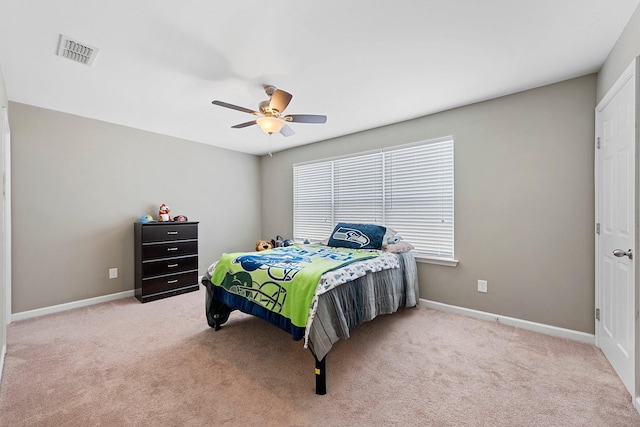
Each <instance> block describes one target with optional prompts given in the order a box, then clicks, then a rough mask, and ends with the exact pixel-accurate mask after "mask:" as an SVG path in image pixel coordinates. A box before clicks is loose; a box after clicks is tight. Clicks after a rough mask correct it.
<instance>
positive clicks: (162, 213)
mask: <svg viewBox="0 0 640 427" xmlns="http://www.w3.org/2000/svg"><path fill="white" fill-rule="evenodd" d="M169 212H171V209H169V206H167V205H165V204H164V203H163V204H161V205H160V209H159V211H158V221H171V217H170V216H169Z"/></svg>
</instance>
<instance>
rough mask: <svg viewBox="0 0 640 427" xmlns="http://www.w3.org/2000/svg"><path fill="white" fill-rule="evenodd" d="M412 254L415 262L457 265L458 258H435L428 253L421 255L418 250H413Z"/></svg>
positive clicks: (448, 265)
mask: <svg viewBox="0 0 640 427" xmlns="http://www.w3.org/2000/svg"><path fill="white" fill-rule="evenodd" d="M414 256H415V258H416V261H417V262H422V263H425V264H436V265H444V266H446V267H457V266H458V262H459V261H458V260H457V259H452V258H437V257H432V256H428V255H421V254H420V253H418V252H414Z"/></svg>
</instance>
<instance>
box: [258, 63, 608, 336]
mask: <svg viewBox="0 0 640 427" xmlns="http://www.w3.org/2000/svg"><path fill="white" fill-rule="evenodd" d="M595 99H596V76H595V75H588V76H584V77H581V78H577V79H572V80H569V81H565V82H561V83H557V84H554V85H550V86H546V87H542V88H538V89H534V90H530V91H526V92H522V93H518V94H514V95H510V96H506V97H502V98H498V99H494V100H490V101H486V102H482V103H478V104H474V105H469V106H465V107H462V108H457V109H454V110H450V111H446V112H442V113H439V114H433V115H430V116H426V117H422V118H419V119H415V120H411V121H407V122H404V123H398V124H394V125H390V126H385V127H382V128H378V129H372V130H369V131H365V132H361V133H357V134H353V135H349V136H345V137H342V138H336V139H333V140H329V141H324V142H321V143H316V144H311V145H308V146H304V147H299V148H295V149H290V150H287V151H282V152H278V153H276V154H274V155H273V158H270V157H268V156H264V157H262V232H263V235H265V236H275V235H276V234H280V235H283V236H287V235H291V233H292V211H293V207H292V164H294V163H296V162H302V161H308V160H313V159H320V158H326V157H331V156H336V155H342V154H347V153H355V152H360V151H364V150H370V149H374V148H381V147H386V146H392V145H396V144H403V143H408V142H413V141H419V140H424V139H429V138H436V137H440V136H446V135H454V137H455V148H454V150H455V154H454V155H455V254H456V258H457V259H458V260H459V261H460V263H459V264H458V266H457V267H455V268H453V267H445V266H438V265H432V264H425V263H420V264H419V278H420V294H421V295H420V296H421V297H422V298H426V299H428V300H433V301H438V302H442V303H445V304H452V305H456V306H461V307H467V308H471V309H476V310H482V311H486V312H491V313H496V314H501V315H505V316H511V317H516V318H520V319H525V320H529V321H534V322H540V323H544V324H549V325H554V326H558V327H562V328H568V329H572V330H577V331H583V332H587V333H594V320H593V309H594V256H593V254H594V236H593V231H594V184H593V139H594V108H595ZM329 119H330V118H329ZM478 279H484V280H487V281H488V288H489V292H488V293H486V294H481V293H478V292H477V281H478Z"/></svg>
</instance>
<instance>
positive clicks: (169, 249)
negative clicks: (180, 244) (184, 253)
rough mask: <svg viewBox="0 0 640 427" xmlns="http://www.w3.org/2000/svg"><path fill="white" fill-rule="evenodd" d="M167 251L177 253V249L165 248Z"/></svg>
mask: <svg viewBox="0 0 640 427" xmlns="http://www.w3.org/2000/svg"><path fill="white" fill-rule="evenodd" d="M167 250H168V251H177V250H178V248H167Z"/></svg>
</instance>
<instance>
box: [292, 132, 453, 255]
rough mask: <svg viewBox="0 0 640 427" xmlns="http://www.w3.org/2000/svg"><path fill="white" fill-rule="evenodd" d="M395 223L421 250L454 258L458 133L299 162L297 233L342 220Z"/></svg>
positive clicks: (327, 230)
mask: <svg viewBox="0 0 640 427" xmlns="http://www.w3.org/2000/svg"><path fill="white" fill-rule="evenodd" d="M340 221H343V222H360V223H376V224H382V225H384V226H386V227H390V228H393V229H394V230H395V231H396V232H397V233H398V234H400V235H401V236H402V237H403V238H404V240H406V241H407V242H410V243H411V244H413V245H414V246H415V247H416V252H417V255H418V256H422V257H427V258H437V259H447V260H452V259H453V255H454V252H453V231H454V227H453V137H446V138H439V139H433V140H429V141H422V142H418V143H414V144H408V145H402V146H396V147H390V148H386V149H382V150H379V151H375V152H367V153H360V154H355V155H351V156H348V157H340V158H335V159H328V160H321V161H318V162H308V163H302V164H296V165H294V166H293V236H294V239H296V240H304V239H309V240H311V241H318V240H323V239H326V238H327V237H329V235H330V234H331V231H332V230H333V227H334V225H335V224H336V223H338V222H340Z"/></svg>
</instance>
